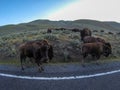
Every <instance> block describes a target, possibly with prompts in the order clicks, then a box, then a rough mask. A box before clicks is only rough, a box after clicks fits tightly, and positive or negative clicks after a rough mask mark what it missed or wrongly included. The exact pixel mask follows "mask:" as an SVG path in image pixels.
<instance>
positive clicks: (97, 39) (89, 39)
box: [83, 36, 105, 43]
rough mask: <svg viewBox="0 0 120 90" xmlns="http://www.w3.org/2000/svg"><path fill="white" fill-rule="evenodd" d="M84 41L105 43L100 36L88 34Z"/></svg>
mask: <svg viewBox="0 0 120 90" xmlns="http://www.w3.org/2000/svg"><path fill="white" fill-rule="evenodd" d="M83 42H84V43H93V42H102V43H105V40H104V39H102V38H100V37H93V36H86V37H84V39H83Z"/></svg>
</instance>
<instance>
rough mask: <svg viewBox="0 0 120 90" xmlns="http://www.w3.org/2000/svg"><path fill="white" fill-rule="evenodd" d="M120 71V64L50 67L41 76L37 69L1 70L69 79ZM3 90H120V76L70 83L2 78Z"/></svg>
mask: <svg viewBox="0 0 120 90" xmlns="http://www.w3.org/2000/svg"><path fill="white" fill-rule="evenodd" d="M119 69H120V62H112V63H108V64H101V65H95V64H88V65H86V67H82V66H81V65H80V64H67V65H65V64H62V65H47V66H45V71H44V72H42V73H38V72H37V70H36V68H27V69H26V70H25V71H24V72H22V71H20V68H19V67H14V66H5V65H1V66H0V73H4V74H12V75H17V76H29V77H32V76H34V77H69V76H83V75H94V74H96V73H105V72H110V71H114V70H119ZM0 90H120V72H116V73H112V74H109V75H102V76H96V77H90V78H81V79H70V80H66V79H64V80H32V79H31V80H29V79H20V78H12V77H5V76H0Z"/></svg>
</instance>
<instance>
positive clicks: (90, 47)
mask: <svg viewBox="0 0 120 90" xmlns="http://www.w3.org/2000/svg"><path fill="white" fill-rule="evenodd" d="M111 52H112V51H111V45H110V43H101V42H95V43H84V44H83V45H82V49H81V53H82V56H83V59H85V58H86V57H87V56H88V54H90V55H91V56H92V57H93V58H95V57H96V58H97V59H99V58H100V56H101V55H104V56H106V57H108V56H109V54H111ZM83 59H82V62H83Z"/></svg>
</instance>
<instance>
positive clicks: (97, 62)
mask: <svg viewBox="0 0 120 90" xmlns="http://www.w3.org/2000/svg"><path fill="white" fill-rule="evenodd" d="M96 58H97V61H96V64H97V65H100V63H99V59H100V55H96Z"/></svg>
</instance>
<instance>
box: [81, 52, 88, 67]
mask: <svg viewBox="0 0 120 90" xmlns="http://www.w3.org/2000/svg"><path fill="white" fill-rule="evenodd" d="M86 57H87V54H83V58H82V66H83V67H85V64H84V60H85V58H86Z"/></svg>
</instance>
